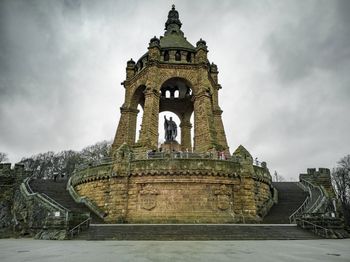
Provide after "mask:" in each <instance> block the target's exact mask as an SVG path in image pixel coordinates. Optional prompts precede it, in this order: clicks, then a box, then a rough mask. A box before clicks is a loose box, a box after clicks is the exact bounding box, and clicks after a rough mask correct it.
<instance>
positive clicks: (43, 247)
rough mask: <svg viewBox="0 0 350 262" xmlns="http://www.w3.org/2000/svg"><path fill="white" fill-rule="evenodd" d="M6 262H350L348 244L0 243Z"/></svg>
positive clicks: (198, 242) (322, 242) (319, 242)
mask: <svg viewBox="0 0 350 262" xmlns="http://www.w3.org/2000/svg"><path fill="white" fill-rule="evenodd" d="M0 260H1V261H2V262H21V261H26V262H31V261H33V262H34V261H35V262H38V261H45V262H51V261H64V262H70V261H72V262H73V261H74V262H82V261H84V262H89V261H91V262H96V261H97V262H108V261H113V262H115V261H162V262H164V261H191V262H192V261H201V262H203V261H215V262H216V261H249V262H253V261H259V262H264V261H268V262H274V261H276V262H277V261H278V262H281V261H283V262H289V261H302V262H313V261H315V262H316V261H317V262H319V261H327V262H331V261H347V262H349V261H350V239H345V240H283V241H277V240H265V241H81V240H74V241H45V240H32V239H2V240H0Z"/></svg>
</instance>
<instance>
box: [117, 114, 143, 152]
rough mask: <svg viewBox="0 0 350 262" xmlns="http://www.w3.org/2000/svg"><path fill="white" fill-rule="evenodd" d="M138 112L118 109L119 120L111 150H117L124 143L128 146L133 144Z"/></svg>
mask: <svg viewBox="0 0 350 262" xmlns="http://www.w3.org/2000/svg"><path fill="white" fill-rule="evenodd" d="M138 113H139V110H137V109H132V108H127V107H121V108H120V114H121V115H120V120H119V124H118V128H117V132H116V134H115V138H114V142H113V145H112V150H115V149H117V148H118V147H119V146H121V145H122V144H123V143H124V142H125V143H127V144H128V145H133V144H134V143H135V135H136V120H137V114H138Z"/></svg>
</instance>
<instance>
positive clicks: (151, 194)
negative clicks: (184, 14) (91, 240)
mask: <svg viewBox="0 0 350 262" xmlns="http://www.w3.org/2000/svg"><path fill="white" fill-rule="evenodd" d="M181 27H182V23H181V21H180V19H179V13H178V11H177V10H176V9H175V6H172V8H171V10H170V11H169V14H168V19H167V21H166V23H165V33H164V36H161V37H160V38H157V37H153V38H152V39H151V40H150V42H149V44H148V51H147V52H146V53H145V54H144V55H143V56H142V57H140V58H139V59H138V60H137V61H136V62H135V61H134V60H132V59H130V60H129V61H128V62H127V64H126V79H125V81H123V83H122V85H123V86H124V90H125V101H124V103H123V105H122V106H121V108H120V113H121V115H120V120H119V124H118V127H117V131H116V135H115V138H114V142H113V145H112V149H111V160H109V161H108V162H106V163H102V164H99V165H95V166H94V165H92V166H89V167H86V168H83V169H80V170H77V171H76V173H75V174H74V175H73V176H72V177H71V179H70V181H69V185H70V186H71V187H72V188H74V191H75V192H74V194H75V195H76V196H79V197H81V198H85V199H88V200H89V201H90V202H91V203H93V204H94V205H96V207H97V208H98V210H102V211H103V213H104V214H105V215H104V220H105V221H106V222H107V223H116V222H127V223H241V222H242V223H243V222H245V223H249V222H251V223H256V222H259V221H261V220H262V218H263V217H264V215H265V214H266V213H267V212H268V211H269V209H270V207H271V206H272V205H273V192H274V190H273V187H272V183H271V176H270V173H269V170H268V169H267V167H266V164H264V165H263V166H256V165H253V158H252V156H251V155H250V153H249V152H248V151H247V150H246V149H245V148H244V147H243V146H239V147H238V148H237V149H236V150H235V152H234V153H233V154H231V153H230V150H229V146H228V144H227V140H226V134H225V129H224V125H223V121H222V113H223V111H222V110H221V108H220V106H219V91H220V89H221V88H222V87H221V85H220V84H219V80H218V73H219V72H218V67H217V65H215V64H214V63H213V62H209V60H208V58H207V53H208V46H207V44H206V42H205V41H204V40H202V39H200V40H199V41H198V42H197V43H196V45H195V46H194V45H192V44H191V43H190V42H189V41H188V40H187V39H186V37H185V36H184V32H183V31H182V30H181ZM138 105H140V106H141V107H142V109H143V116H142V124H141V130H140V136H139V139H138V140H137V141H136V120H137V115H138V114H139V113H140V112H139V110H138V109H137V107H138ZM164 111H170V112H172V113H174V114H175V115H176V116H177V117H178V118H179V120H180V124H179V130H178V127H177V125H176V123H175V122H174V120H173V119H172V118H169V119H168V118H167V117H165V119H164V129H165V142H164V143H163V144H162V145H161V150H160V149H159V147H158V141H159V133H158V128H159V114H160V113H161V112H164ZM192 115H193V123H191V116H192ZM192 128H194V131H193V133H194V136H193V137H191V130H192ZM178 131H181V132H179V133H181V136H180V137H178V136H177V133H178ZM192 142H193V143H192Z"/></svg>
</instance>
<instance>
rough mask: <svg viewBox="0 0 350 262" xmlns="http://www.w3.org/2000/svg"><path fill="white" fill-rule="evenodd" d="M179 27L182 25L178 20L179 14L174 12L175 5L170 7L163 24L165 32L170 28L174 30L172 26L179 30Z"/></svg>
mask: <svg viewBox="0 0 350 262" xmlns="http://www.w3.org/2000/svg"><path fill="white" fill-rule="evenodd" d="M181 25H182V23H181V21H180V19H179V12H178V11H176V9H175V5H172V6H171V10H170V11H169V14H168V20H167V21H166V23H165V30H168V29H169V28H170V27H171V28H174V26H175V27H177V29H180V28H181Z"/></svg>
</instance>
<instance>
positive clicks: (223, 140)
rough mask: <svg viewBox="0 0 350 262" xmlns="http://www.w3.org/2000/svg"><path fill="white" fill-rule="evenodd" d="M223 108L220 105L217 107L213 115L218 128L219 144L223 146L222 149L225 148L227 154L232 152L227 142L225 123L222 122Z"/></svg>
mask: <svg viewBox="0 0 350 262" xmlns="http://www.w3.org/2000/svg"><path fill="white" fill-rule="evenodd" d="M221 115H222V110H221V109H220V107H217V108H216V109H214V110H213V116H214V126H215V129H216V138H217V144H218V145H219V146H220V147H222V148H221V150H224V151H225V153H226V154H227V155H229V154H230V151H229V147H228V144H227V139H226V134H225V129H224V124H223V122H222V117H221Z"/></svg>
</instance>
